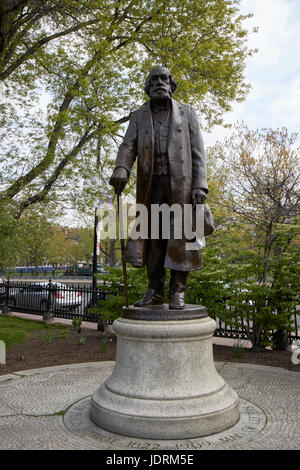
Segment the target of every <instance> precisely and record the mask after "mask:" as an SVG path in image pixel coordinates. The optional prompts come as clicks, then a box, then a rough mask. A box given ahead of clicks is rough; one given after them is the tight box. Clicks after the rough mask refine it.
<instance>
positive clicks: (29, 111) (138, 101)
mask: <svg viewBox="0 0 300 470" xmlns="http://www.w3.org/2000/svg"><path fill="white" fill-rule="evenodd" d="M2 3H3V5H2V4H1V7H0V8H1V13H2V21H0V79H1V80H2V91H3V97H4V99H3V102H2V104H1V121H0V122H1V129H2V131H0V135H1V141H2V142H3V149H4V150H3V152H2V157H3V162H4V163H3V164H1V176H0V185H1V187H2V188H5V190H3V191H2V192H1V193H0V199H2V200H3V201H4V202H5V204H7V203H8V202H10V201H15V204H16V209H17V212H18V213H19V214H20V213H22V212H23V211H24V210H26V208H28V207H29V206H30V205H31V204H36V203H40V202H42V203H44V204H46V205H47V204H48V205H51V204H52V205H55V202H56V201H60V203H61V204H62V203H65V205H66V204H67V203H68V204H69V205H70V203H71V204H72V206H73V207H77V208H79V209H82V210H83V211H87V210H88V208H92V207H94V203H95V200H98V199H99V197H102V198H103V194H102V193H103V192H105V193H107V192H108V191H107V189H108V188H107V177H108V176H109V173H110V170H109V168H110V167H111V165H112V164H113V161H114V157H115V152H116V148H117V144H118V142H119V139H120V137H119V136H120V133H122V132H123V131H124V129H123V124H124V123H126V122H127V121H128V117H129V114H130V112H131V111H132V110H133V109H135V108H136V107H138V106H140V105H142V104H143V102H144V100H145V93H144V90H143V88H144V80H145V76H146V74H147V72H148V71H149V68H151V67H153V66H154V65H157V64H164V65H166V66H168V67H169V68H170V70H171V71H172V73H173V74H174V76H175V79H176V80H177V82H178V91H177V92H176V95H175V98H177V99H179V100H183V101H184V102H186V103H189V104H193V105H194V106H196V108H197V109H198V111H199V113H200V114H201V116H202V118H203V120H205V121H206V124H207V126H209V127H211V126H213V125H214V124H216V123H220V122H221V121H222V116H223V114H224V112H227V111H229V110H230V109H231V106H232V103H233V102H234V101H241V100H243V99H245V97H246V94H247V92H248V85H247V84H246V83H245V79H244V67H245V61H246V59H247V57H248V56H250V55H251V54H252V51H251V50H249V48H248V47H247V44H246V42H247V34H248V33H247V31H246V29H244V28H243V21H244V19H245V18H246V16H243V15H240V13H239V8H238V7H239V0H211V1H209V2H207V0H195V1H193V2H190V1H187V0H168V1H166V0H156V1H154V0H137V1H134V2H132V1H130V0H121V1H120V0H109V1H107V0H105V1H104V0H62V1H60V2H52V1H48V0H46V1H44V2H30V1H28V0H25V1H22V2H14V3H15V4H14V8H10V6H9V4H10V2H8V1H4V2H2ZM45 103H46V104H45ZM104 169H105V171H104ZM100 172H101V176H100V177H99V173H100ZM95 176H96V177H97V178H96V179H97V181H96V180H95Z"/></svg>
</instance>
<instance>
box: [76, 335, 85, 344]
mask: <svg viewBox="0 0 300 470" xmlns="http://www.w3.org/2000/svg"><path fill="white" fill-rule="evenodd" d="M84 343H85V338H84V337H83V336H80V338H79V340H78V344H84Z"/></svg>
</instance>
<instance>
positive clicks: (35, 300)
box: [0, 280, 108, 322]
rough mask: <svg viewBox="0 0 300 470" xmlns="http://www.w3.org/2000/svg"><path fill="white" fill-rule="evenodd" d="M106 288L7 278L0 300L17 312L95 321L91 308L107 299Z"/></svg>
mask: <svg viewBox="0 0 300 470" xmlns="http://www.w3.org/2000/svg"><path fill="white" fill-rule="evenodd" d="M107 296H108V291H106V290H99V289H96V290H95V289H93V288H92V286H89V285H78V284H68V285H67V284H64V283H61V282H56V281H53V280H50V281H47V282H32V283H25V282H12V281H7V282H6V284H5V285H4V286H2V287H1V288H0V303H1V304H2V305H5V306H6V307H8V309H9V310H13V311H16V312H24V313H31V314H36V315H43V314H44V313H45V312H50V313H51V314H52V316H53V317H58V318H69V319H73V318H77V317H80V318H81V319H82V320H84V321H88V322H98V319H99V315H98V314H97V313H91V312H90V309H91V308H92V307H95V306H97V305H98V301H99V300H106V298H107Z"/></svg>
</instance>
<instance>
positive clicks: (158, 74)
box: [145, 67, 177, 100]
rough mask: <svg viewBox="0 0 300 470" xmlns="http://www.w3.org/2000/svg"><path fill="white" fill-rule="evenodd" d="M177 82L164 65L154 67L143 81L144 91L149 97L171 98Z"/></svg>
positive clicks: (156, 98)
mask: <svg viewBox="0 0 300 470" xmlns="http://www.w3.org/2000/svg"><path fill="white" fill-rule="evenodd" d="M176 88H177V84H176V82H175V80H174V78H173V77H172V75H171V73H170V72H169V70H168V69H167V68H166V67H154V69H152V70H151V72H150V73H149V75H148V77H147V78H146V82H145V92H146V93H147V95H148V96H149V98H151V99H154V100H163V99H166V98H171V97H172V94H173V93H174V91H175V90H176Z"/></svg>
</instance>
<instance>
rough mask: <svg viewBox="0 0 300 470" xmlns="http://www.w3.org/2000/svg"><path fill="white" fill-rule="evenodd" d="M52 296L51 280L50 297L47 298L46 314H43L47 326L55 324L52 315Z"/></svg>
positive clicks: (50, 284)
mask: <svg viewBox="0 0 300 470" xmlns="http://www.w3.org/2000/svg"><path fill="white" fill-rule="evenodd" d="M51 295H52V282H51V279H50V280H49V290H48V297H47V308H46V310H45V312H43V322H44V323H46V324H49V323H52V322H53V317H52V313H51Z"/></svg>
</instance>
